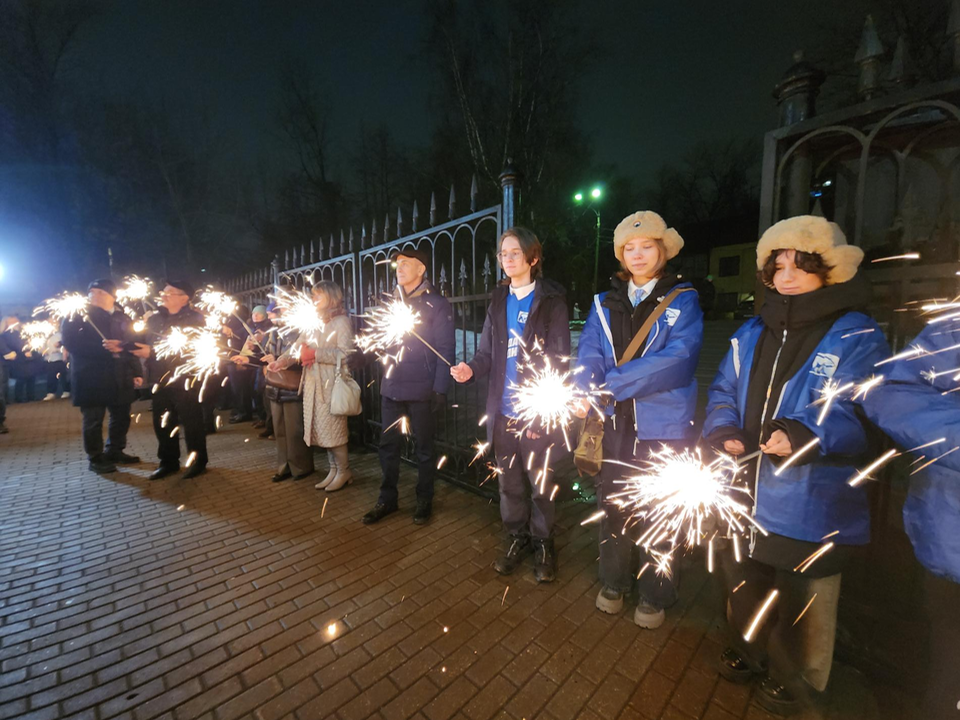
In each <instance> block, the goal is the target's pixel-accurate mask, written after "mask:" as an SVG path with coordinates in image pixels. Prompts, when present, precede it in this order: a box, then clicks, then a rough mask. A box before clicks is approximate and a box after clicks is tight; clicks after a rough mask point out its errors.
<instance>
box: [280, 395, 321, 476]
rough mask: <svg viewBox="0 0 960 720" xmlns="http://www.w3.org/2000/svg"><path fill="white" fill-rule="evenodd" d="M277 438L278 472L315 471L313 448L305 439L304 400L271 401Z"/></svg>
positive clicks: (304, 472) (305, 472)
mask: <svg viewBox="0 0 960 720" xmlns="http://www.w3.org/2000/svg"><path fill="white" fill-rule="evenodd" d="M270 410H271V414H272V417H273V418H274V421H273V427H274V428H275V432H276V439H277V473H278V474H282V473H284V472H286V471H288V470H289V471H290V472H291V473H293V474H294V475H306V474H308V473H312V472H313V448H311V447H309V446H308V445H307V444H306V443H305V442H304V441H303V400H302V399H301V400H297V401H296V402H285V403H279V402H272V401H271V402H270Z"/></svg>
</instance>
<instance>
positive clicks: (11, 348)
mask: <svg viewBox="0 0 960 720" xmlns="http://www.w3.org/2000/svg"><path fill="white" fill-rule="evenodd" d="M18 328H19V326H14V327H11V328H10V329H9V330H7V331H6V332H4V333H0V358H2V357H3V356H4V355H9V354H10V353H16V357H15V358H13V359H11V360H3V361H2V362H3V363H5V364H6V366H7V370H8V372H9V374H10V378H11V379H13V380H26V379H28V378H32V377H36V376H37V375H39V374H40V373H41V372H43V368H44V365H43V358H42V357H41V354H40V353H39V352H36V353H34V352H32V353H30V355H29V356H28V355H27V353H26V352H25V351H24V349H23V347H24V345H25V344H26V341H25V338H24V337H23V336H22V335H20V330H19V329H18Z"/></svg>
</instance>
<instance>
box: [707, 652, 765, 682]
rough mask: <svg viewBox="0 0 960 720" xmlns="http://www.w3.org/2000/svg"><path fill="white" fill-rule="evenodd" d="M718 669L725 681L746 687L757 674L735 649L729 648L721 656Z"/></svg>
mask: <svg viewBox="0 0 960 720" xmlns="http://www.w3.org/2000/svg"><path fill="white" fill-rule="evenodd" d="M717 669H718V670H719V671H720V676H721V677H722V678H723V679H724V680H728V681H730V682H732V683H734V684H736V685H746V684H747V683H749V682H750V681H751V680H753V676H754V675H756V674H757V673H756V672H755V671H754V670H753V668H751V667H750V666H749V665H748V664H747V661H746V660H744V659H743V657H742V656H741V655H740V653H738V652H737V651H736V650H734V649H733V648H727V649H726V650H724V651H723V652H722V653H721V654H720V660H719V661H718V662H717Z"/></svg>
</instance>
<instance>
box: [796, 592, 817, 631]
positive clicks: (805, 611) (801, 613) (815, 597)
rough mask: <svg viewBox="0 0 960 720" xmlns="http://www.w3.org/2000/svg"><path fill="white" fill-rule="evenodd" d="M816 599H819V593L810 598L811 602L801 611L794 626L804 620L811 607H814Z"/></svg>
mask: <svg viewBox="0 0 960 720" xmlns="http://www.w3.org/2000/svg"><path fill="white" fill-rule="evenodd" d="M816 599H817V593H814V594H813V597H812V598H810V602H808V603H807V604H806V605H805V606H804V608H803V610H801V611H800V614H799V615H797V619H796V620H794V621H793V624H794V625H796V624H797V623H798V622H800V618H802V617H803V616H804V615H806V614H807V610H809V609H810V606H811V605H813V601H814V600H816Z"/></svg>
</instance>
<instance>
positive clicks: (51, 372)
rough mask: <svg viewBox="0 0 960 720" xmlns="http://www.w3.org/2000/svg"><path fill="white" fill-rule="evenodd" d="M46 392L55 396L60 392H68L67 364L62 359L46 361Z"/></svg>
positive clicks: (58, 395)
mask: <svg viewBox="0 0 960 720" xmlns="http://www.w3.org/2000/svg"><path fill="white" fill-rule="evenodd" d="M47 392H48V393H52V394H54V395H56V396H57V397H60V395H61V394H62V393H65V392H70V375H69V374H68V373H67V364H66V363H65V362H64V361H63V360H53V361H51V362H48V363H47Z"/></svg>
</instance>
